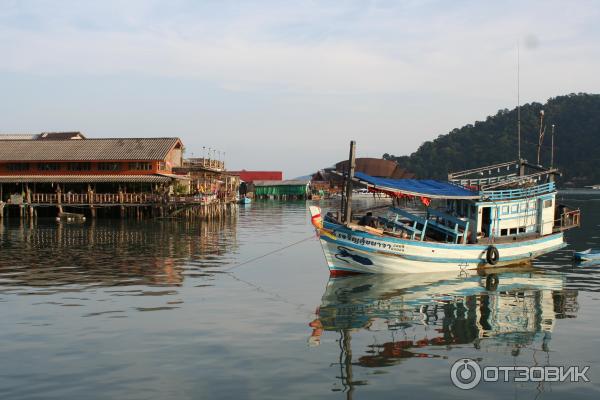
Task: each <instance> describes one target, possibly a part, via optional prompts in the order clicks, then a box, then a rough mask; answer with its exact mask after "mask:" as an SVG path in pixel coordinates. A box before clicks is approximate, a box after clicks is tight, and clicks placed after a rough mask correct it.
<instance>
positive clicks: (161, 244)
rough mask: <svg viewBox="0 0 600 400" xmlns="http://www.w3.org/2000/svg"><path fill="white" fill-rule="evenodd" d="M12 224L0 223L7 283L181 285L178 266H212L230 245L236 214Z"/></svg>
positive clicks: (1, 266)
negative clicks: (219, 217) (208, 218)
mask: <svg viewBox="0 0 600 400" xmlns="http://www.w3.org/2000/svg"><path fill="white" fill-rule="evenodd" d="M10 222H12V221H10ZM14 222H16V223H17V224H14V225H10V224H9V223H8V221H6V223H5V224H2V223H0V249H2V250H1V251H0V277H2V278H4V279H3V280H4V281H5V282H4V283H3V285H10V286H34V287H35V286H38V287H39V286H58V285H69V284H86V285H90V284H94V285H103V286H115V285H163V284H165V285H180V284H181V283H182V282H183V279H184V274H183V270H184V267H185V268H186V269H200V270H201V269H206V268H208V267H212V266H218V264H216V263H215V262H214V261H212V260H214V259H216V258H218V257H219V256H222V255H224V254H226V253H227V252H230V251H231V250H232V249H233V248H235V247H236V246H237V243H236V225H235V222H236V220H235V218H227V219H222V220H214V221H203V222H198V223H194V222H191V221H188V220H185V221H184V220H181V221H180V220H161V221H142V222H139V223H135V222H132V221H125V220H116V221H91V222H90V223H88V224H84V225H64V224H54V223H48V224H44V223H32V224H29V223H25V224H24V223H22V221H14ZM201 273H204V272H198V274H201Z"/></svg>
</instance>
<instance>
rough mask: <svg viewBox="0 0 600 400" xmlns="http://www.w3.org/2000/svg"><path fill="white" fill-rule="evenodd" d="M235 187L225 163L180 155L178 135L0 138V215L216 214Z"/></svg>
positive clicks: (231, 202) (231, 201)
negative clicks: (103, 137) (107, 137)
mask: <svg viewBox="0 0 600 400" xmlns="http://www.w3.org/2000/svg"><path fill="white" fill-rule="evenodd" d="M238 188H239V177H238V176H236V175H233V174H230V173H228V172H227V171H226V170H225V163H224V161H221V160H213V159H207V158H193V159H185V158H184V145H183V143H182V141H181V140H180V139H179V138H177V137H165V138H111V139H92V138H87V137H86V136H85V135H83V134H82V133H80V132H46V133H41V134H33V135H0V218H3V217H4V218H6V217H22V218H25V217H27V218H35V217H36V216H46V217H54V216H60V214H61V213H65V212H70V213H81V214H85V215H86V216H89V217H92V218H95V217H97V216H103V217H115V216H120V217H126V216H129V217H137V218H141V217H144V216H151V217H175V216H188V217H201V218H211V217H220V216H221V215H223V214H224V213H226V212H227V211H228V210H231V209H232V208H233V207H235V204H236V196H237V193H238Z"/></svg>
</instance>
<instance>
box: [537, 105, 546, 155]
mask: <svg viewBox="0 0 600 400" xmlns="http://www.w3.org/2000/svg"><path fill="white" fill-rule="evenodd" d="M544 132H545V129H544V110H541V111H540V135H539V138H538V147H537V165H540V155H541V152H542V142H543V141H544Z"/></svg>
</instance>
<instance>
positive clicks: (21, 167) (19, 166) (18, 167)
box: [6, 163, 29, 171]
mask: <svg viewBox="0 0 600 400" xmlns="http://www.w3.org/2000/svg"><path fill="white" fill-rule="evenodd" d="M6 169H7V170H8V171H27V170H28V169H29V163H8V164H6Z"/></svg>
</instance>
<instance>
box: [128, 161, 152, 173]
mask: <svg viewBox="0 0 600 400" xmlns="http://www.w3.org/2000/svg"><path fill="white" fill-rule="evenodd" d="M129 169H133V170H136V171H151V170H152V163H149V162H130V163H129Z"/></svg>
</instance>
